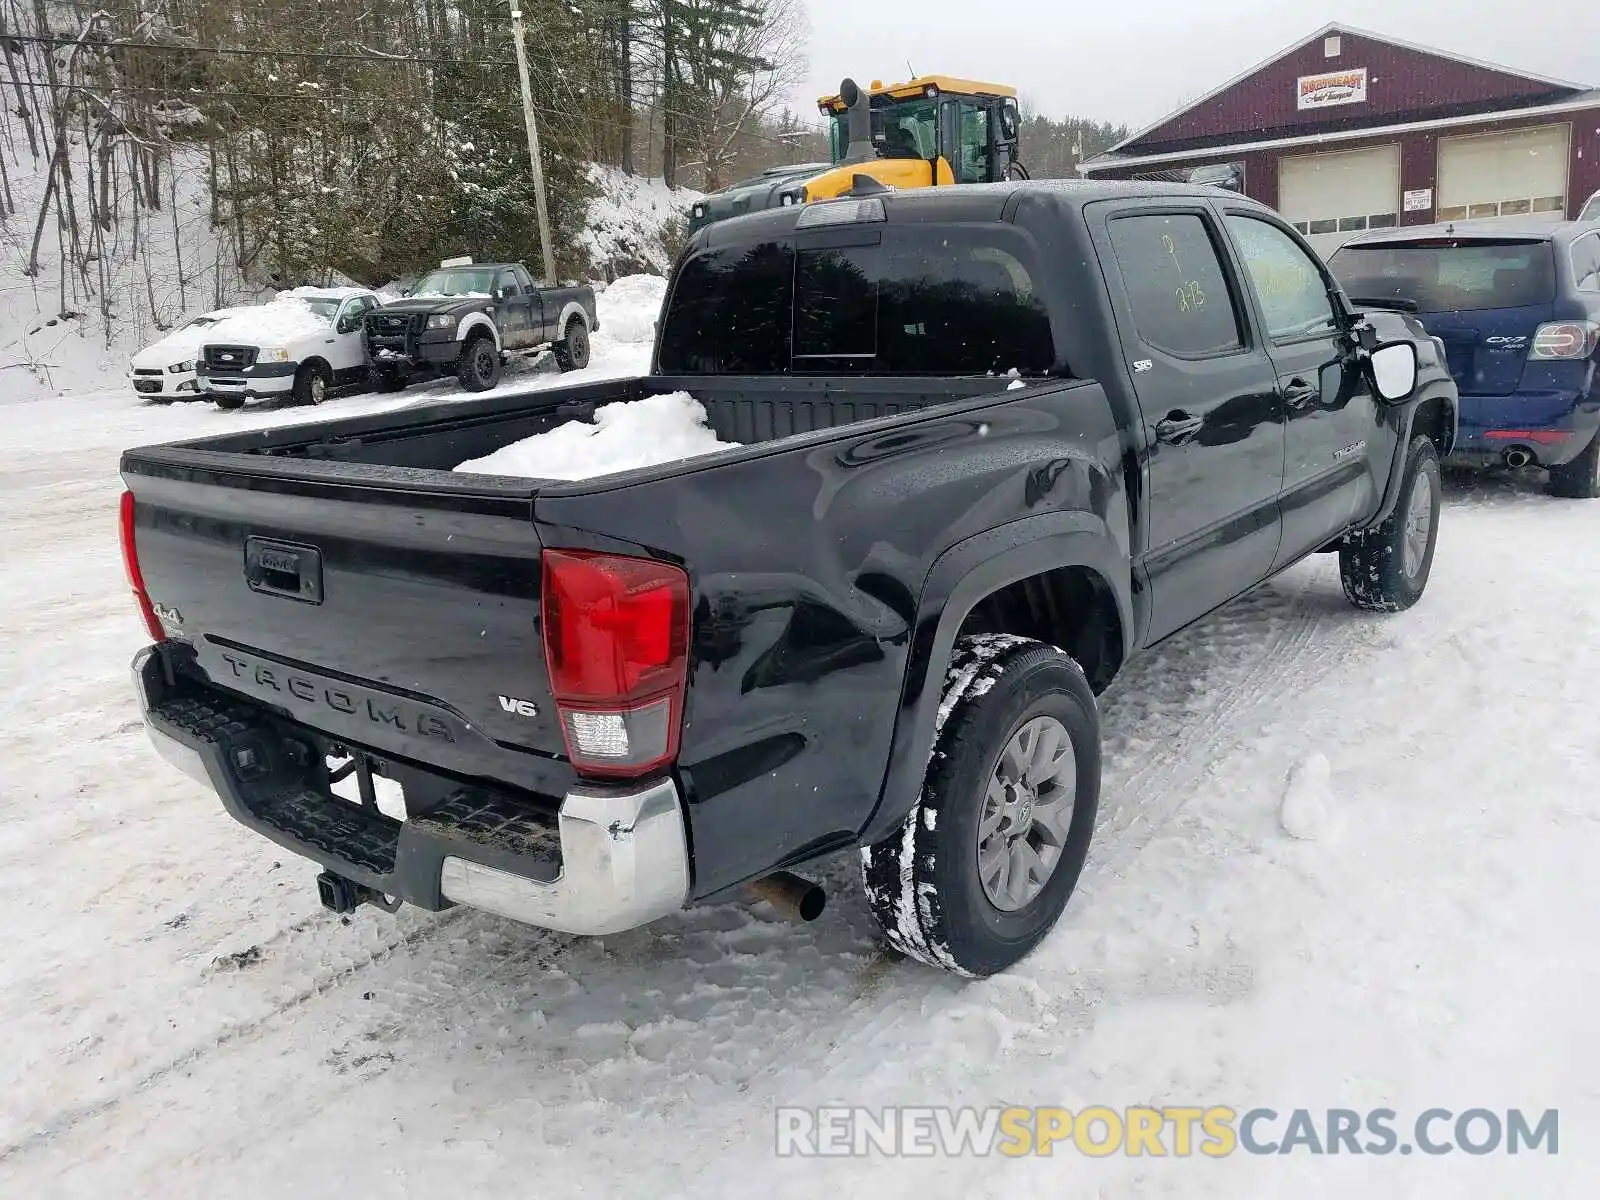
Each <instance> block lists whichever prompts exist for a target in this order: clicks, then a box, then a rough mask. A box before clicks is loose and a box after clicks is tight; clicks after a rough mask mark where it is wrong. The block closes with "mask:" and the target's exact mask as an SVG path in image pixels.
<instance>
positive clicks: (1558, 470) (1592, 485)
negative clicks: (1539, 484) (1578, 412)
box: [1550, 433, 1600, 500]
mask: <svg viewBox="0 0 1600 1200" xmlns="http://www.w3.org/2000/svg"><path fill="white" fill-rule="evenodd" d="M1550 494H1551V495H1552V496H1561V497H1563V498H1565V499H1567V500H1593V499H1594V498H1595V497H1596V496H1600V433H1596V434H1595V435H1594V438H1593V439H1592V440H1591V441H1590V442H1589V444H1588V445H1587V446H1585V447H1584V449H1583V453H1582V454H1580V455H1578V457H1577V458H1575V459H1573V460H1572V461H1571V462H1569V463H1567V464H1566V465H1565V466H1560V467H1551V468H1550Z"/></svg>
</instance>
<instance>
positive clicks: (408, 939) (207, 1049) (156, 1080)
mask: <svg viewBox="0 0 1600 1200" xmlns="http://www.w3.org/2000/svg"><path fill="white" fill-rule="evenodd" d="M467 913H468V910H466V909H456V910H454V911H452V912H445V913H441V914H439V917H438V919H437V920H435V921H433V922H431V923H429V924H427V925H424V926H421V927H419V928H417V929H413V930H411V931H410V932H408V933H407V934H405V935H404V936H402V937H399V938H396V939H395V940H394V941H392V942H389V943H387V944H386V945H384V946H382V947H381V948H379V949H378V950H375V951H373V952H372V953H371V954H369V955H367V956H366V957H365V958H363V959H361V960H360V961H358V962H356V963H354V964H352V965H350V966H348V967H345V968H343V969H341V970H338V971H336V972H334V973H333V974H331V975H328V976H324V977H321V978H318V979H315V980H313V981H312V982H311V983H309V984H307V985H306V986H305V987H303V988H302V989H301V990H300V991H298V992H296V993H295V994H293V995H291V996H290V997H288V998H287V999H285V1000H283V1001H281V1002H280V1003H278V1004H276V1005H274V1006H273V1007H272V1008H271V1009H269V1010H268V1011H266V1012H264V1013H262V1014H260V1015H259V1016H258V1017H255V1018H253V1019H251V1020H249V1021H244V1022H241V1023H239V1024H237V1025H232V1026H229V1027H228V1028H227V1029H226V1030H224V1031H223V1032H222V1033H220V1034H218V1035H217V1036H215V1037H213V1038H210V1039H208V1040H207V1041H205V1042H203V1043H201V1044H199V1045H197V1046H193V1047H191V1048H190V1049H189V1050H187V1051H185V1052H184V1053H182V1054H179V1055H177V1056H176V1057H173V1058H170V1059H168V1060H167V1061H166V1062H163V1063H162V1064H160V1065H159V1066H157V1067H154V1068H152V1069H150V1070H148V1071H146V1072H145V1073H144V1074H142V1075H140V1076H139V1077H138V1078H136V1079H134V1080H132V1081H131V1082H128V1083H126V1084H124V1085H122V1087H120V1088H119V1089H118V1090H117V1091H116V1092H114V1093H113V1094H111V1095H108V1096H104V1097H102V1098H101V1099H99V1100H95V1101H93V1102H91V1103H88V1104H81V1105H77V1106H75V1107H72V1108H68V1109H64V1110H61V1111H60V1112H58V1113H57V1114H56V1115H55V1116H54V1117H53V1118H52V1119H51V1120H50V1121H48V1122H46V1123H45V1124H43V1125H41V1126H39V1127H38V1128H36V1129H35V1130H33V1131H32V1132H30V1133H28V1134H25V1135H24V1136H23V1137H20V1138H18V1139H17V1140H15V1141H13V1142H11V1143H9V1144H7V1145H4V1146H0V1165H3V1164H5V1163H7V1162H10V1161H11V1160H12V1159H14V1158H16V1157H18V1156H20V1155H23V1154H26V1153H27V1152H29V1151H31V1150H35V1149H38V1148H40V1147H42V1146H44V1145H47V1144H48V1143H50V1142H52V1141H54V1140H56V1139H57V1138H59V1137H61V1136H63V1135H65V1134H69V1133H71V1132H72V1131H73V1130H75V1129H76V1128H78V1127H79V1126H80V1125H83V1124H85V1123H87V1122H89V1121H92V1120H94V1119H95V1118H97V1117H101V1116H104V1115H106V1114H107V1113H110V1112H111V1111H113V1110H114V1109H116V1108H117V1107H118V1106H120V1105H121V1104H123V1103H124V1102H125V1101H127V1100H128V1099H130V1098H131V1097H134V1096H137V1095H140V1094H142V1093H144V1092H147V1091H149V1090H151V1089H152V1088H155V1087H157V1086H158V1085H160V1084H161V1083H163V1082H164V1081H166V1080H167V1079H169V1078H170V1077H172V1076H175V1075H177V1074H178V1073H179V1072H182V1071H187V1070H190V1069H193V1068H195V1067H196V1066H199V1065H200V1064H202V1063H203V1062H204V1061H205V1060H206V1059H207V1058H209V1057H210V1056H212V1055H214V1054H216V1053H218V1052H219V1051H225V1050H227V1049H229V1048H230V1047H232V1046H234V1045H235V1044H238V1043H241V1042H244V1041H247V1040H249V1039H250V1038H251V1037H252V1036H253V1035H255V1034H257V1033H259V1032H260V1031H262V1030H263V1029H265V1028H266V1027H267V1026H269V1025H271V1024H272V1023H273V1022H274V1021H276V1020H277V1019H278V1018H280V1017H283V1016H285V1015H287V1014H289V1013H292V1012H294V1011H295V1010H296V1009H299V1008H303V1007H304V1006H305V1005H307V1004H308V1003H310V1002H311V1001H313V1000H316V999H317V998H318V997H320V996H322V995H323V994H324V993H326V992H329V991H332V990H334V989H337V988H340V987H343V986H344V985H346V984H348V983H350V982H351V981H352V980H354V979H355V978H356V977H357V976H358V975H360V974H361V973H362V972H364V971H366V970H368V969H370V968H372V967H374V966H377V965H378V964H380V963H382V962H383V961H384V960H386V959H388V958H389V957H391V956H392V955H394V954H395V953H396V952H398V951H400V950H404V949H408V948H410V947H413V946H416V945H420V944H423V943H426V942H428V941H431V940H433V939H436V938H438V937H439V936H440V935H441V934H442V933H443V932H445V931H446V930H448V929H449V927H450V926H451V925H452V924H453V923H454V922H456V921H458V920H460V919H461V918H462V917H464V916H466V915H467ZM284 932H286V933H287V932H289V931H284Z"/></svg>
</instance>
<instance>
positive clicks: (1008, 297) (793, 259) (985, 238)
mask: <svg viewBox="0 0 1600 1200" xmlns="http://www.w3.org/2000/svg"><path fill="white" fill-rule="evenodd" d="M1037 281H1038V272H1037V269H1036V260H1035V256H1034V253H1033V248H1032V243H1031V242H1030V241H1029V239H1028V238H1027V237H1026V236H1025V235H1024V234H1022V233H1021V232H1020V231H1018V230H1014V229H1008V228H998V229H997V228H995V227H993V226H984V227H981V228H972V227H967V228H963V227H947V226H939V225H904V226H892V225H891V226H881V227H879V228H876V229H872V230H860V229H851V230H833V231H828V232H825V233H817V234H811V235H805V234H802V235H800V236H799V237H794V238H790V239H785V240H775V241H769V242H761V243H756V244H753V245H744V246H732V247H724V248H719V249H715V250H711V251H707V252H705V253H702V254H700V255H698V256H696V257H695V258H693V259H691V260H689V261H688V262H687V263H685V264H684V266H683V268H682V269H681V270H680V271H679V273H678V278H677V281H676V283H675V284H674V286H673V290H672V295H671V297H670V299H669V301H668V305H667V311H666V314H665V316H664V318H663V322H662V332H661V352H660V369H661V371H662V372H663V373H665V374H669V375H784V374H796V375H799V374H829V375H840V374H842V375H852V374H858V375H985V374H991V373H993V374H1005V373H1007V372H1009V371H1011V370H1016V371H1017V372H1018V373H1019V374H1022V375H1042V374H1045V373H1046V372H1048V371H1049V370H1050V368H1051V366H1052V365H1053V364H1054V362H1055V347H1054V344H1053V342H1052V339H1051V333H1050V317H1049V311H1048V309H1047V308H1046V306H1045V302H1044V299H1043V298H1042V297H1041V296H1040V294H1039V290H1038V282H1037Z"/></svg>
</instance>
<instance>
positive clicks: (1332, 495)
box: [1227, 209, 1387, 566]
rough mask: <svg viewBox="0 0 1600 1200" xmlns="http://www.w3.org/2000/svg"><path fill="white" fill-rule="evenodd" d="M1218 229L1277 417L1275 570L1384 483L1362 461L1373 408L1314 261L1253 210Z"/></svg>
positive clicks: (1369, 500)
mask: <svg viewBox="0 0 1600 1200" xmlns="http://www.w3.org/2000/svg"><path fill="white" fill-rule="evenodd" d="M1227 224H1228V231H1229V233H1231V234H1232V235H1233V246H1234V249H1235V250H1236V251H1237V253H1238V256H1239V260H1240V266H1241V272H1240V273H1241V274H1242V275H1243V276H1244V278H1245V279H1247V280H1248V281H1249V284H1250V292H1251V295H1252V298H1253V299H1254V301H1255V306H1256V311H1257V314H1258V317H1259V320H1260V325H1261V328H1262V329H1263V330H1264V331H1265V333H1266V337H1267V353H1268V355H1269V356H1270V357H1271V359H1272V365H1273V370H1274V371H1275V372H1276V375H1277V383H1278V395H1279V397H1280V399H1281V400H1282V401H1283V408H1284V415H1285V418H1286V423H1285V427H1284V464H1283V502H1282V506H1281V508H1282V514H1283V539H1282V542H1281V544H1280V545H1279V548H1278V557H1277V561H1276V563H1275V564H1274V566H1283V565H1285V564H1288V563H1291V562H1294V561H1295V560H1296V559H1299V558H1300V557H1301V556H1303V555H1305V554H1308V553H1309V552H1311V551H1312V550H1314V549H1316V548H1317V547H1318V546H1319V545H1321V544H1322V543H1324V542H1326V541H1327V540H1328V538H1329V535H1330V534H1333V533H1336V532H1338V531H1340V530H1342V529H1344V528H1345V527H1346V526H1347V525H1348V524H1349V523H1350V521H1351V520H1352V518H1354V516H1355V515H1356V514H1357V513H1358V512H1363V511H1366V510H1367V509H1368V508H1370V507H1371V506H1372V505H1373V503H1374V501H1375V496H1374V491H1375V489H1376V488H1379V487H1382V486H1384V484H1386V483H1387V475H1386V474H1385V478H1383V479H1377V478H1375V477H1374V475H1373V474H1372V466H1371V463H1372V459H1371V456H1370V455H1369V454H1368V453H1367V441H1366V439H1367V433H1368V431H1369V430H1370V429H1371V428H1372V426H1373V422H1374V421H1375V419H1376V417H1377V411H1376V403H1375V401H1374V400H1373V397H1372V391H1371V388H1370V387H1369V386H1368V384H1367V381H1366V378H1365V376H1364V375H1363V374H1362V372H1361V370H1360V367H1359V365H1358V364H1357V363H1356V361H1355V359H1354V356H1353V354H1352V347H1351V345H1350V342H1349V339H1348V338H1347V337H1346V335H1345V331H1344V328H1343V326H1342V324H1341V323H1340V320H1339V317H1338V314H1337V313H1336V312H1335V311H1334V307H1333V301H1332V300H1331V299H1330V298H1329V295H1328V293H1329V290H1330V289H1331V288H1332V287H1333V281H1332V279H1331V278H1330V277H1329V276H1328V275H1327V274H1326V273H1325V271H1324V269H1323V267H1322V265H1321V264H1320V263H1319V262H1318V261H1317V259H1316V257H1315V256H1314V255H1312V254H1311V253H1310V252H1309V251H1307V250H1306V249H1305V248H1304V247H1302V246H1301V245H1300V244H1299V243H1298V242H1297V241H1295V239H1294V238H1293V237H1292V236H1291V235H1290V234H1289V232H1288V230H1286V229H1285V228H1283V226H1281V225H1279V224H1278V223H1277V222H1276V221H1273V220H1271V219H1269V218H1268V217H1266V216H1265V215H1263V214H1262V213H1261V212H1260V211H1259V210H1245V209H1230V210H1228V216H1227ZM1385 465H1387V464H1385Z"/></svg>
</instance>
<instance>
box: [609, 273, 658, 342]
mask: <svg viewBox="0 0 1600 1200" xmlns="http://www.w3.org/2000/svg"><path fill="white" fill-rule="evenodd" d="M666 295H667V281H666V280H665V279H663V278H662V277H661V276H659V275H624V276H623V277H622V278H621V279H619V280H617V281H616V282H615V283H612V284H609V285H607V286H606V287H605V289H604V290H602V291H600V292H599V294H598V295H597V296H596V297H595V303H596V305H597V306H598V307H599V309H600V328H601V329H602V330H604V331H605V332H606V333H608V334H609V335H610V336H611V337H612V339H613V340H615V341H618V342H628V343H638V342H653V341H655V336H656V319H657V318H658V317H659V316H660V315H661V302H662V300H664V299H665V298H666Z"/></svg>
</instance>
